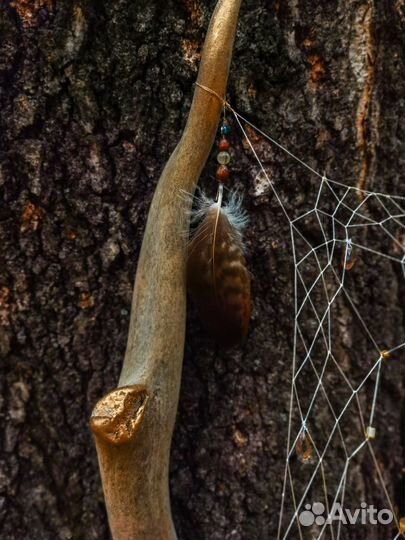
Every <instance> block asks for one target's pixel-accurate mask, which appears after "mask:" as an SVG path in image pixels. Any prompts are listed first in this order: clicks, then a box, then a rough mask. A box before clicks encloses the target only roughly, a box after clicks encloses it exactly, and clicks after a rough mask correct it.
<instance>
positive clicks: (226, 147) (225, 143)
mask: <svg viewBox="0 0 405 540" xmlns="http://www.w3.org/2000/svg"><path fill="white" fill-rule="evenodd" d="M229 146H230V144H229V142H228V141H227V140H226V139H221V140H220V141H219V143H218V149H219V150H221V152H226V151H227V150H229Z"/></svg>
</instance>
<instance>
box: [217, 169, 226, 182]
mask: <svg viewBox="0 0 405 540" xmlns="http://www.w3.org/2000/svg"><path fill="white" fill-rule="evenodd" d="M216 177H217V180H218V182H226V181H227V180H228V178H229V169H228V167H227V166H226V165H220V166H219V167H218V169H217V173H216Z"/></svg>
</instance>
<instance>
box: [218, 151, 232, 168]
mask: <svg viewBox="0 0 405 540" xmlns="http://www.w3.org/2000/svg"><path fill="white" fill-rule="evenodd" d="M217 161H218V163H220V164H221V165H228V163H229V162H230V161H231V156H230V155H229V152H219V154H218V155H217Z"/></svg>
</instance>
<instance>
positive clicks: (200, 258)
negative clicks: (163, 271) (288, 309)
mask: <svg viewBox="0 0 405 540" xmlns="http://www.w3.org/2000/svg"><path fill="white" fill-rule="evenodd" d="M187 285H188V290H189V292H190V296H191V297H192V299H193V300H194V302H195V304H196V306H197V309H198V311H199V313H200V316H201V319H202V321H203V324H204V326H205V327H206V328H207V330H208V331H209V333H210V334H211V335H212V336H213V337H214V339H215V340H216V341H218V342H219V343H220V344H222V345H224V346H230V345H234V344H236V343H237V342H239V341H241V340H243V339H244V338H245V337H246V334H247V331H248V325H249V319H250V312H251V301H250V277H249V272H248V270H247V268H246V261H245V257H244V255H243V249H242V245H241V241H240V236H239V235H238V233H237V232H236V231H235V230H234V229H233V227H232V225H231V224H230V222H229V220H228V218H227V216H226V215H225V213H224V212H223V211H222V210H221V208H220V207H219V205H213V206H212V207H211V208H209V209H208V212H207V215H206V217H205V218H204V220H203V221H202V223H201V224H200V225H199V227H198V228H197V229H196V231H195V233H194V235H193V238H192V239H191V241H190V244H189V250H188V260H187Z"/></svg>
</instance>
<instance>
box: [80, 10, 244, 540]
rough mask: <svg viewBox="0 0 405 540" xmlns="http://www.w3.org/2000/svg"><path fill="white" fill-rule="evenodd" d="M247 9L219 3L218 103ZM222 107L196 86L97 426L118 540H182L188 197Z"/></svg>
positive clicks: (213, 55) (211, 83) (211, 47)
mask: <svg viewBox="0 0 405 540" xmlns="http://www.w3.org/2000/svg"><path fill="white" fill-rule="evenodd" d="M240 3H241V0H219V2H218V5H217V7H216V9H215V12H214V14H213V16H212V19H211V23H210V26H209V29H208V32H207V36H206V40H205V44H204V49H203V54H202V59H201V65H200V70H199V74H198V83H199V84H200V85H202V86H204V87H206V88H209V89H211V90H212V91H213V92H215V93H216V94H218V96H223V95H224V94H225V89H226V83H227V78H228V72H229V66H230V62H231V57H232V49H233V42H234V37H235V32H236V24H237V19H238V14H239V8H240ZM221 108H222V104H221V101H220V99H218V97H216V96H215V94H213V93H210V92H209V91H207V90H204V89H203V88H201V87H199V86H196V89H195V93H194V98H193V102H192V106H191V110H190V113H189V117H188V120H187V124H186V127H185V129H184V133H183V135H182V138H181V140H180V142H179V143H178V145H177V147H176V149H175V150H174V152H173V154H172V155H171V157H170V159H169V161H168V163H167V165H166V167H165V168H164V170H163V172H162V175H161V177H160V180H159V182H158V185H157V188H156V192H155V194H154V197H153V200H152V204H151V207H150V210H149V216H148V221H147V225H146V229H145V235H144V239H143V243H142V249H141V254H140V257H139V262H138V268H137V273H136V278H135V287H134V295H133V301H132V310H131V322H130V328H129V336H128V344H127V350H126V354H125V360H124V365H123V368H122V372H121V376H120V380H119V384H118V388H117V389H116V390H113V391H112V392H110V393H109V394H107V395H106V396H105V397H103V398H102V399H101V400H100V401H99V402H98V403H97V405H96V406H95V408H94V410H93V413H92V417H91V420H90V425H91V429H92V431H93V434H94V438H95V441H96V447H97V454H98V459H99V465H100V471H101V478H102V483H103V489H104V496H105V501H106V506H107V512H108V519H109V524H110V528H111V532H112V535H113V538H114V540H175V539H176V533H175V530H174V526H173V523H172V517H171V511H170V499H169V487H168V471H169V455H170V444H171V438H172V433H173V427H174V422H175V417H176V411H177V403H178V395H179V388H180V378H181V369H182V361H183V350H184V336H185V318H186V289H185V254H186V247H187V246H186V243H187V240H186V238H185V235H184V231H185V230H187V228H188V216H189V212H188V211H189V206H190V200H188V199H187V197H184V196H181V192H182V191H183V190H185V191H187V192H189V193H193V192H194V189H195V186H196V184H197V181H198V178H199V176H200V173H201V170H202V168H203V166H204V164H205V162H206V161H207V158H208V155H209V153H210V150H211V147H212V144H213V142H214V138H215V133H216V129H217V126H218V121H219V117H220V113H221Z"/></svg>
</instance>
